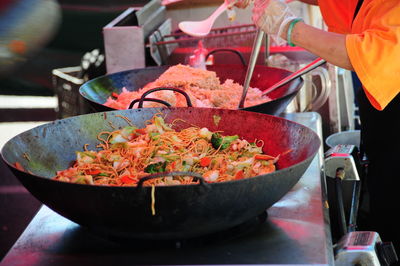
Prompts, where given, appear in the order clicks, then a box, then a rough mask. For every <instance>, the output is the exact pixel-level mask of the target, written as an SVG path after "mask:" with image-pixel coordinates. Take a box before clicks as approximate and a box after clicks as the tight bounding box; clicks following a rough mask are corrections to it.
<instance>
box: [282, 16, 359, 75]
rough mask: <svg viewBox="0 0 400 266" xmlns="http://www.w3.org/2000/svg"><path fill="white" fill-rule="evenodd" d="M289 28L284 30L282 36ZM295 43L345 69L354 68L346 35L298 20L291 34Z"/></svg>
mask: <svg viewBox="0 0 400 266" xmlns="http://www.w3.org/2000/svg"><path fill="white" fill-rule="evenodd" d="M287 28H288V26H287ZM286 34H287V30H284V31H283V34H282V36H281V37H282V38H284V39H285V40H286V37H287V36H285V35H286ZM291 41H292V43H293V44H295V45H297V46H299V47H302V48H304V49H306V50H308V51H310V52H311V53H313V54H315V55H317V56H319V57H321V58H323V59H325V60H326V61H328V62H329V63H332V64H334V65H336V66H339V67H341V68H344V69H348V70H354V69H353V66H352V65H351V62H350V59H349V56H348V54H347V49H346V35H345V34H338V33H332V32H327V31H323V30H320V29H318V28H315V27H312V26H309V25H307V24H305V23H303V22H298V23H296V25H295V26H294V28H293V31H292V34H291Z"/></svg>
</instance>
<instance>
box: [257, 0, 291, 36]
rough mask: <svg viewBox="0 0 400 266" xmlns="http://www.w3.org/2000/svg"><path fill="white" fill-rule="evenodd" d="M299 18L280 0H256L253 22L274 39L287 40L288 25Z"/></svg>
mask: <svg viewBox="0 0 400 266" xmlns="http://www.w3.org/2000/svg"><path fill="white" fill-rule="evenodd" d="M295 18H297V17H296V16H295V15H294V14H293V13H292V11H291V10H290V8H289V7H288V5H287V4H286V3H285V2H283V1H280V0H255V2H254V8H253V16H252V19H253V22H254V24H256V25H257V27H259V28H260V29H261V30H263V31H264V32H266V33H267V34H270V35H271V36H274V37H281V38H282V37H283V38H284V39H286V32H287V25H288V24H289V23H290V22H291V21H292V20H293V19H295Z"/></svg>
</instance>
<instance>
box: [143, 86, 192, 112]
mask: <svg viewBox="0 0 400 266" xmlns="http://www.w3.org/2000/svg"><path fill="white" fill-rule="evenodd" d="M162 90H170V91H176V92H179V93H180V94H182V95H183V96H185V99H186V103H187V106H188V107H192V106H193V105H192V102H191V101H190V97H189V95H187V93H186V92H185V91H183V90H180V89H177V88H173V87H158V88H153V89H150V90H148V91H146V92H145V93H143V94H142V97H140V99H144V98H145V97H146V96H147V95H149V94H150V93H152V92H155V91H162ZM142 107H143V102H142V101H140V102H139V108H142Z"/></svg>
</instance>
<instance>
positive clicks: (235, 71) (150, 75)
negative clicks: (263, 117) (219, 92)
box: [79, 65, 303, 115]
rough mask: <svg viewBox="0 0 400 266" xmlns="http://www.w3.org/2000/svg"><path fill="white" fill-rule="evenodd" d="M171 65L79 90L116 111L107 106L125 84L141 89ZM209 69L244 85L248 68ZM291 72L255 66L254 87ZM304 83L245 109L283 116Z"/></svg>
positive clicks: (118, 75)
mask: <svg viewBox="0 0 400 266" xmlns="http://www.w3.org/2000/svg"><path fill="white" fill-rule="evenodd" d="M169 67H170V66H157V67H147V68H139V69H132V70H127V71H122V72H117V73H112V74H108V75H104V76H101V77H98V78H95V79H92V80H90V81H88V82H86V83H84V84H83V85H82V86H81V87H80V89H79V93H80V95H81V96H82V97H83V98H84V99H85V100H86V101H88V102H89V104H90V105H91V106H92V107H93V109H94V110H95V111H111V110H115V109H113V108H111V107H108V106H105V105H104V103H105V102H106V101H107V99H108V97H110V96H111V95H112V93H117V94H120V93H121V92H122V88H124V87H125V88H126V89H127V90H128V91H138V90H139V89H141V88H142V87H144V86H145V85H146V84H148V83H150V82H152V81H154V80H156V79H157V78H158V77H159V76H160V75H161V74H163V73H164V72H165V71H166V70H167V69H168V68H169ZM207 70H210V71H214V72H215V73H216V74H217V77H219V79H220V81H221V83H223V82H224V81H225V80H226V79H232V80H233V81H235V82H237V83H239V84H241V85H243V84H244V80H245V77H246V71H247V68H246V66H242V65H213V66H208V67H207ZM290 74H291V72H290V71H287V70H284V69H279V68H273V67H267V66H262V65H257V66H255V68H254V73H253V76H252V79H251V82H250V86H251V87H254V88H259V89H260V90H262V91H263V90H266V89H268V88H269V87H271V86H272V85H274V84H275V83H277V82H278V81H281V80H282V79H284V78H285V77H287V76H289V75H290ZM302 85H303V79H302V78H301V77H299V78H297V79H294V80H293V81H291V82H289V83H288V84H287V85H285V86H282V87H281V88H278V89H276V90H274V91H273V92H271V93H270V94H268V97H269V98H271V99H272V100H271V101H268V102H265V103H262V104H258V105H254V106H248V107H245V108H242V110H246V111H252V112H259V113H263V114H270V115H279V114H281V113H282V112H283V111H284V110H285V108H286V107H287V105H288V104H289V103H290V102H291V100H292V99H293V98H294V97H295V96H296V95H297V93H298V91H299V90H300V89H301V87H302ZM238 105H239V101H238Z"/></svg>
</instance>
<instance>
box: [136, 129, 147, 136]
mask: <svg viewBox="0 0 400 266" xmlns="http://www.w3.org/2000/svg"><path fill="white" fill-rule="evenodd" d="M135 132H136V133H137V134H140V135H144V134H146V133H147V132H146V129H144V128H138V129H135Z"/></svg>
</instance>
